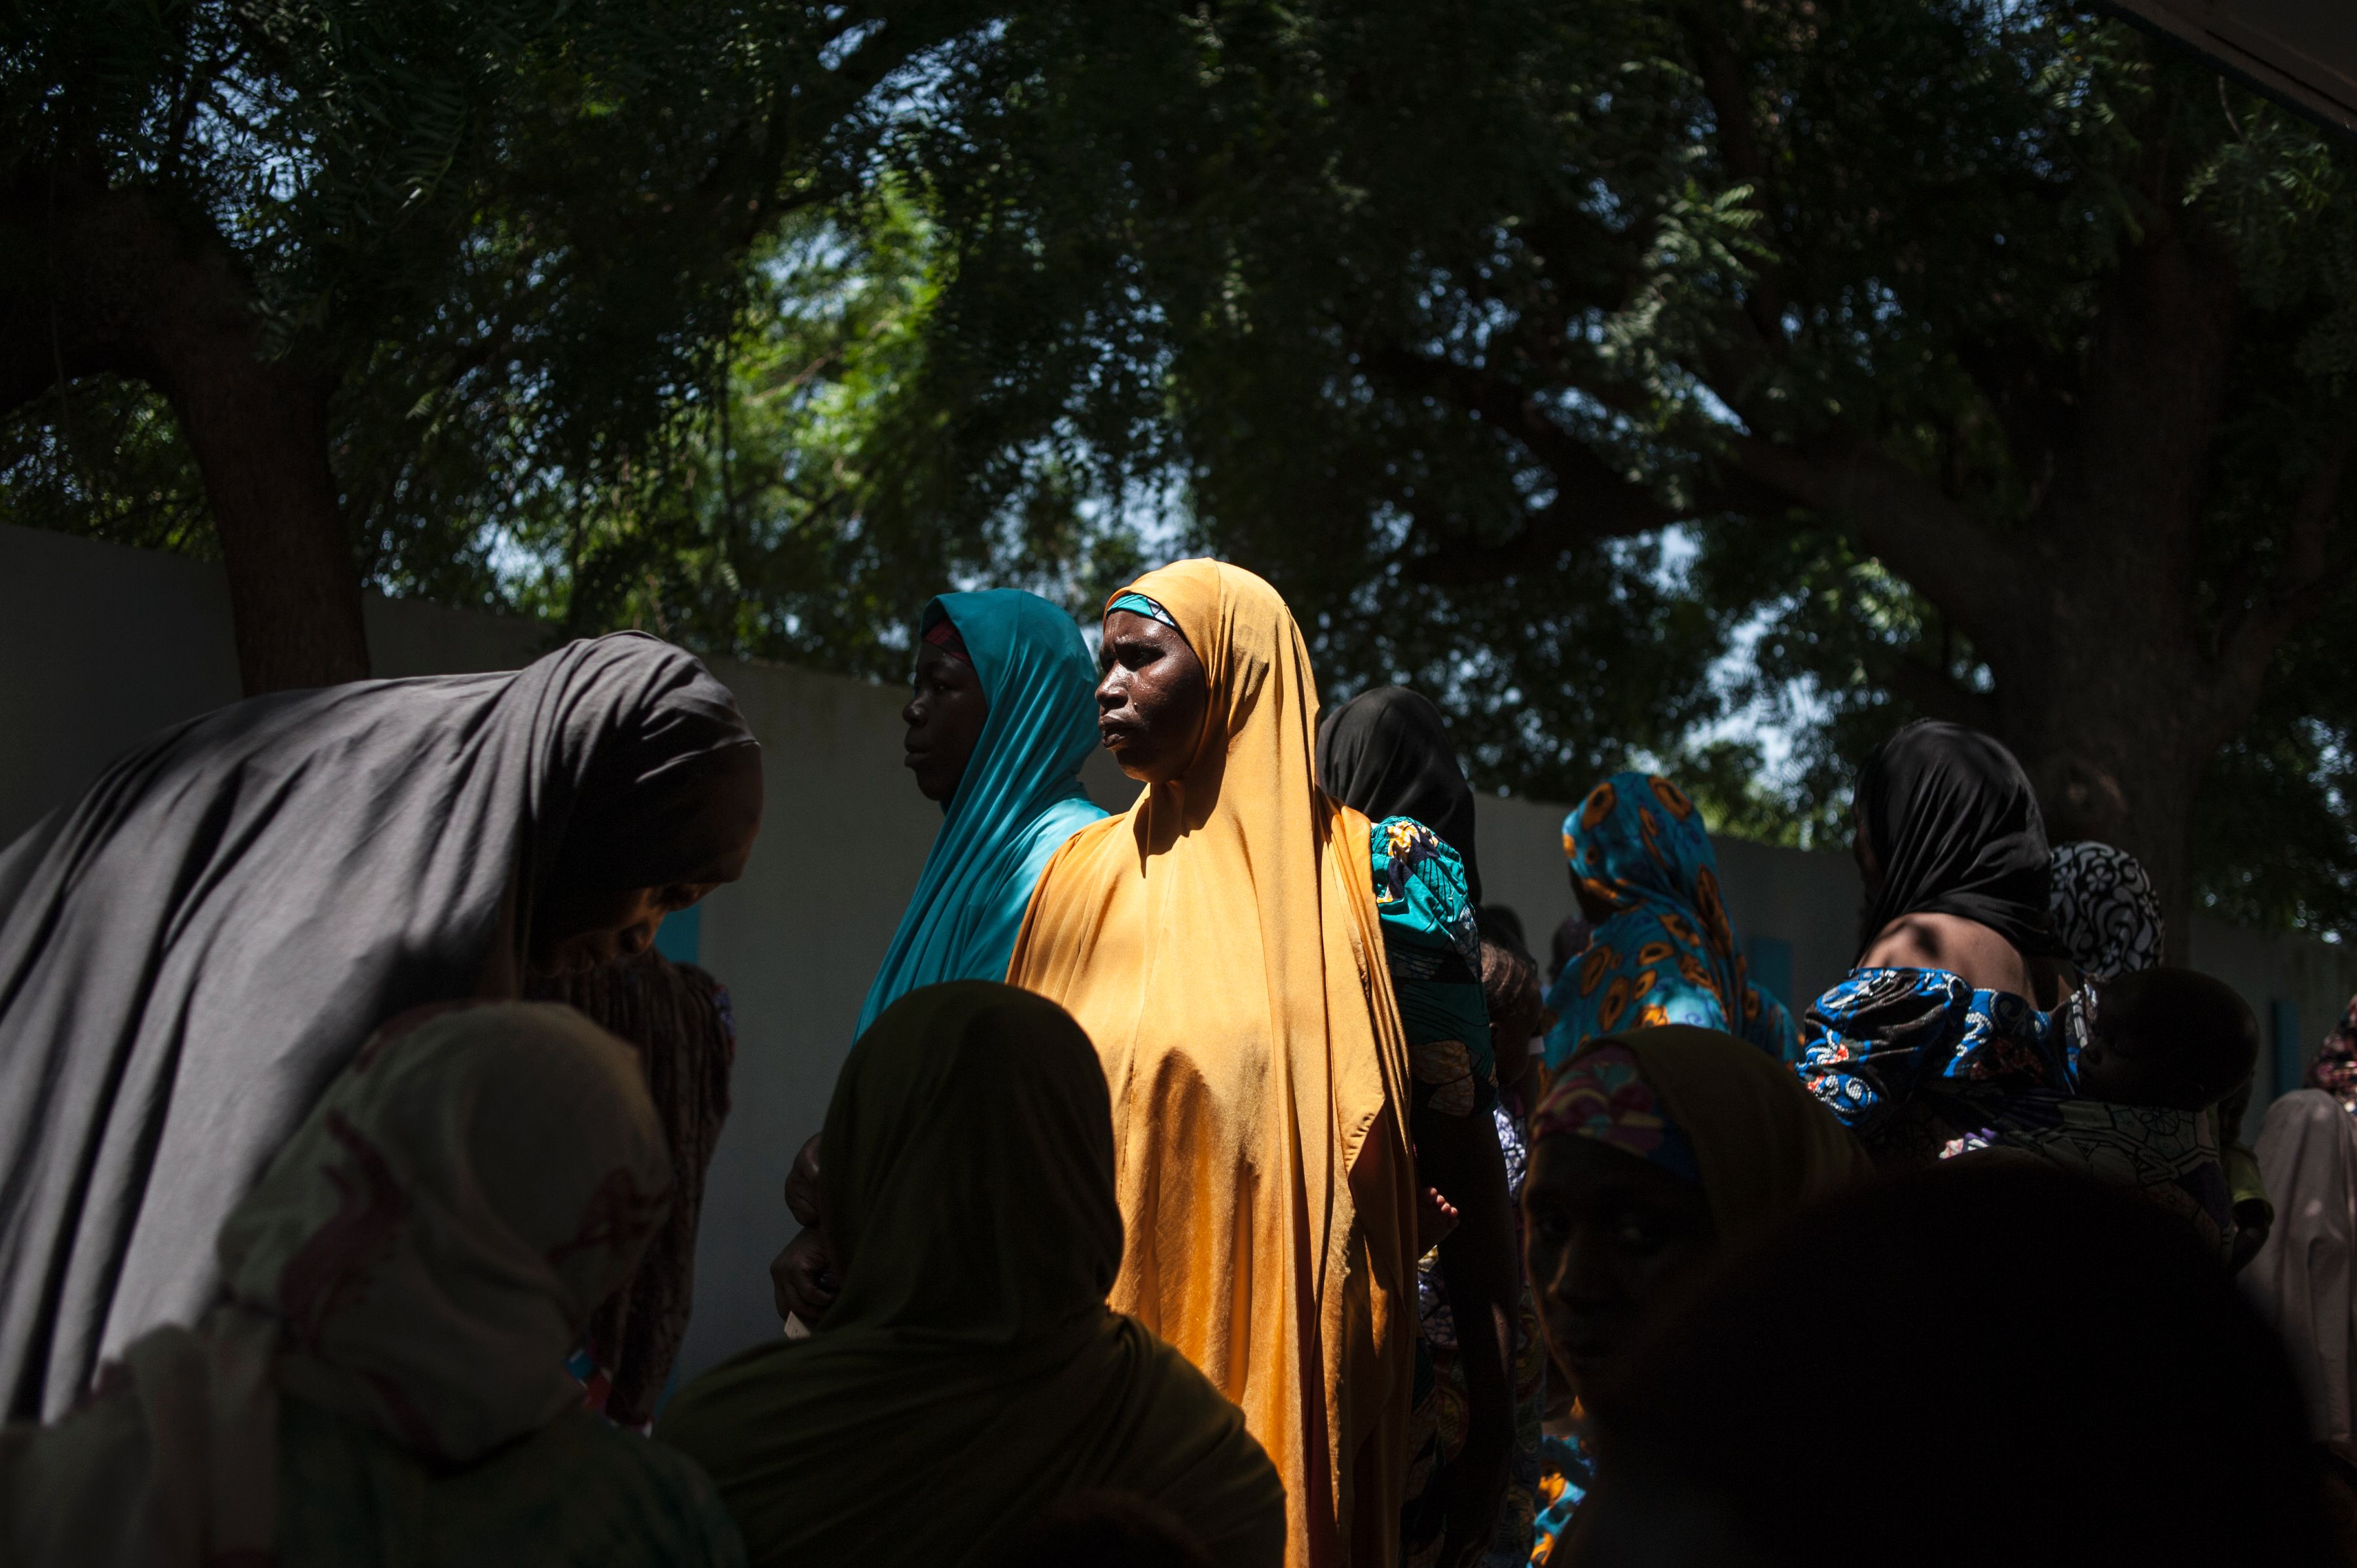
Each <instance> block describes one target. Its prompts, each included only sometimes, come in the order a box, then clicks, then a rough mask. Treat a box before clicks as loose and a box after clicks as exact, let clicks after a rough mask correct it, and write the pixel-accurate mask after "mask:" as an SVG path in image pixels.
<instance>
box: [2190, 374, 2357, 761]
mask: <svg viewBox="0 0 2357 1568" xmlns="http://www.w3.org/2000/svg"><path fill="white" fill-rule="evenodd" d="M2352 446H2357V420H2352V422H2351V423H2349V424H2345V425H2343V426H2342V427H2341V434H2340V435H2337V436H2335V437H2334V438H2333V442H2332V445H2331V446H2329V447H2327V448H2326V449H2325V452H2324V456H2323V458H2322V460H2321V461H2319V463H2318V464H2317V466H2316V468H2315V470H2314V471H2313V472H2312V473H2310V474H2309V476H2308V480H2307V482H2306V483H2305V484H2303V485H2302V486H2301V487H2300V491H2299V499H2298V501H2296V502H2294V503H2293V506H2292V512H2291V539H2290V548H2289V550H2288V551H2287V555H2286V559H2285V562H2284V566H2283V570H2282V571H2281V572H2280V573H2278V574H2277V575H2276V585H2275V587H2274V591H2273V592H2271V593H2269V594H2267V595H2266V596H2265V597H2264V598H2263V599H2262V600H2261V601H2260V602H2259V603H2258V604H2256V605H2255V606H2253V607H2251V608H2249V609H2247V610H2245V611H2244V612H2243V613H2241V614H2240V615H2237V616H2236V617H2234V618H2233V619H2232V620H2231V621H2229V622H2228V623H2227V625H2226V627H2225V628H2224V630H2223V632H2222V635H2221V636H2220V638H2219V639H2218V657H2217V660H2216V661H2215V665H2214V669H2213V673H2212V677H2211V679H2210V681H2209V682H2207V683H2206V684H2207V686H2208V690H2207V691H2206V692H2205V693H2204V696H2205V698H2206V699H2207V700H2206V701H2205V702H2204V703H2203V708H2204V711H2205V716H2206V718H2207V720H2208V724H2207V727H2208V728H2209V729H2210V730H2211V731H2212V732H2213V733H2216V739H2215V740H2214V741H2213V742H2212V744H2213V745H2223V744H2224V743H2225V741H2226V739H2227V738H2228V737H2229V736H2231V735H2232V734H2233V729H2234V728H2235V726H2236V725H2237V724H2239V723H2240V721H2241V719H2242V718H2243V717H2244V716H2245V715H2247V714H2248V713H2249V712H2250V704H2251V703H2252V702H2253V701H2254V700H2255V696H2256V694H2257V692H2258V689H2259V686H2260V684H2261V682H2264V681H2265V679H2266V669H2267V665H2268V663H2269V661H2270V660H2273V659H2274V658H2275V655H2276V649H2278V648H2280V647H2282V646H2283V641H2284V639H2286V638H2287V637H2289V636H2290V635H2291V634H2292V633H2293V632H2294V631H2296V630H2298V628H2299V627H2300V625H2301V624H2302V623H2303V622H2305V621H2307V620H2308V619H2309V617H2311V616H2314V615H2316V614H2317V613H2319V611H2321V610H2322V609H2323V608H2324V607H2325V606H2326V605H2327V604H2329V603H2330V601H2331V600H2332V598H2333V596H2335V595H2337V594H2339V593H2340V592H2341V590H2342V589H2343V588H2345V587H2347V586H2348V585H2349V584H2350V582H2351V580H2352V577H2357V546H2347V545H2344V546H2343V547H2342V548H2341V549H2339V550H2334V549H2333V548H2332V520H2333V514H2334V512H2335V511H2336V510H2338V508H2339V503H2340V499H2341V484H2342V481H2343V479H2344V478H2346V476H2347V473H2348V469H2349V456H2350V452H2351V449H2352Z"/></svg>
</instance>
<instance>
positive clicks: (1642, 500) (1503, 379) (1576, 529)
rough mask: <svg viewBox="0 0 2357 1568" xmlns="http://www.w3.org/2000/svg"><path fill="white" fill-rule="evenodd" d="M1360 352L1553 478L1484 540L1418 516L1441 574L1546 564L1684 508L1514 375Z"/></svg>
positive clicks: (1373, 369) (1490, 575) (1488, 573)
mask: <svg viewBox="0 0 2357 1568" xmlns="http://www.w3.org/2000/svg"><path fill="white" fill-rule="evenodd" d="M1360 358H1361V363H1362V364H1364V365H1365V366H1366V367H1367V369H1368V371H1369V373H1371V374H1373V375H1378V376H1382V377H1383V378H1385V379H1387V380H1390V381H1395V382H1397V383H1399V384H1400V385H1401V386H1402V387H1404V388H1405V389H1406V390H1408V391H1410V392H1420V393H1424V394H1427V395H1432V396H1436V397H1440V398H1443V399H1446V400H1447V401H1448V402H1449V403H1453V404H1455V405H1456V406H1457V407H1458V408H1461V409H1464V410H1465V411H1467V412H1468V413H1472V414H1475V415H1477V416H1478V417H1480V420H1481V422H1482V423H1483V424H1488V425H1490V426H1491V427H1492V428H1494V429H1496V430H1498V431H1499V432H1500V433H1501V434H1502V435H1506V436H1507V437H1508V438H1509V439H1511V440H1512V441H1513V442H1514V443H1515V444H1516V445H1518V446H1521V447H1522V448H1523V451H1525V452H1527V453H1529V454H1530V456H1531V457H1532V459H1533V460H1534V461H1535V462H1536V463H1538V464H1539V466H1540V467H1544V468H1545V469H1546V470H1547V473H1548V475H1549V477H1551V478H1553V479H1554V481H1555V499H1553V500H1551V501H1549V502H1548V503H1547V504H1546V505H1544V506H1543V507H1539V508H1536V509H1534V510H1530V511H1527V512H1525V513H1524V514H1523V520H1522V522H1521V525H1520V526H1519V527H1518V528H1517V529H1516V530H1515V531H1514V532H1512V534H1510V535H1508V536H1507V537H1505V538H1503V539H1494V540H1486V541H1485V540H1482V539H1480V538H1479V537H1477V536H1475V535H1473V534H1471V533H1470V532H1469V531H1465V530H1459V529H1448V530H1443V529H1441V528H1438V527H1436V526H1435V525H1433V524H1432V523H1431V522H1430V521H1429V520H1427V519H1426V518H1424V517H1421V516H1418V517H1416V518H1415V521H1414V529H1413V532H1414V534H1415V536H1416V537H1417V538H1419V539H1421V540H1422V541H1424V542H1425V548H1423V549H1421V550H1419V551H1417V552H1416V553H1415V557H1414V559H1415V563H1416V569H1417V570H1418V571H1419V572H1422V573H1426V574H1427V575H1430V576H1431V578H1432V579H1433V580H1434V581H1436V582H1448V583H1476V582H1491V581H1495V580H1496V579H1498V578H1500V577H1502V576H1505V575H1510V574H1512V573H1514V572H1517V571H1526V570H1545V569H1548V568H1550V567H1552V566H1553V565H1554V564H1555V558H1556V557H1557V556H1558V555H1560V554H1561V553H1563V552H1565V551H1566V550H1569V549H1573V548H1576V547H1577V546H1578V545H1581V544H1585V543H1592V542H1596V541H1598V540H1602V539H1620V538H1628V537H1630V536H1631V535H1634V534H1640V533H1650V532H1652V531H1654V530H1655V529H1659V528H1664V527H1667V526H1668V525H1669V524H1671V523H1673V522H1675V521H1677V520H1678V518H1679V516H1680V515H1681V514H1680V513H1679V511H1678V510H1676V509H1674V508H1672V507H1669V506H1666V505H1664V504H1663V502H1662V501H1661V500H1660V499H1658V498H1657V497H1656V496H1655V495H1654V494H1653V491H1652V489H1651V488H1650V487H1648V486H1646V485H1644V484H1641V483H1640V482H1639V481H1637V480H1635V479H1631V478H1629V477H1628V476H1627V475H1626V474H1624V473H1622V472H1620V470H1619V469H1618V468H1616V467H1613V466H1612V465H1611V464H1610V463H1608V462H1606V461H1605V460H1604V459H1603V458H1602V457H1600V456H1598V455H1597V453H1596V451H1595V449H1594V448H1593V447H1591V446H1588V444H1587V442H1586V441H1584V440H1582V439H1581V438H1580V437H1579V436H1578V435H1575V434H1574V433H1573V432H1571V431H1569V430H1566V429H1565V428H1564V427H1563V426H1562V425H1561V424H1557V423H1556V422H1555V418H1554V416H1553V415H1552V414H1550V413H1548V412H1547V410H1546V408H1545V407H1544V404H1543V403H1541V401H1540V400H1539V398H1538V396H1537V395H1536V394H1535V393H1534V392H1531V391H1530V390H1529V389H1528V388H1525V387H1523V386H1522V385H1520V384H1519V383H1517V382H1516V381H1513V379H1512V378H1511V377H1509V376H1505V375H1501V374H1500V373H1499V372H1497V371H1491V370H1486V369H1483V368H1481V367H1479V366H1473V365H1461V364H1458V363H1456V362H1454V361H1452V360H1442V359H1437V358H1435V357H1432V356H1429V355H1425V354H1418V353H1415V352H1414V351H1412V350H1409V349H1402V348H1399V347H1397V346H1396V345H1386V346H1385V347H1383V348H1381V349H1374V350H1372V351H1370V352H1367V353H1363V354H1361V357H1360Z"/></svg>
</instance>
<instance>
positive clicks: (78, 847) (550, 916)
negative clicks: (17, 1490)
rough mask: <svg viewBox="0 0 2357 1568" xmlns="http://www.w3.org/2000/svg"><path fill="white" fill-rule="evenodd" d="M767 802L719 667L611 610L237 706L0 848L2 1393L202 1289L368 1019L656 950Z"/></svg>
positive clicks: (724, 868)
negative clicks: (612, 625) (460, 660)
mask: <svg viewBox="0 0 2357 1568" xmlns="http://www.w3.org/2000/svg"><path fill="white" fill-rule="evenodd" d="M760 809H761V765H760V751H759V747H758V746H756V745H755V744H754V741H753V737H752V736H751V735H750V734H748V732H747V730H746V728H745V724H744V721H743V719H742V718H741V717H739V715H738V714H737V705H736V703H735V701H734V700H733V699H732V698H731V697H730V696H729V694H728V692H727V689H726V687H724V686H722V685H721V684H720V683H719V682H717V681H715V680H714V679H713V678H712V677H711V675H710V674H709V673H707V672H706V671H705V669H704V667H703V666H702V665H701V664H699V663H697V662H696V661H695V660H694V659H692V658H690V657H689V656H688V655H686V654H685V653H683V652H681V651H680V650H677V649H675V648H672V647H669V646H667V645H665V644H663V643H662V642H658V641H656V640H655V639H652V638H650V637H642V636H639V635H636V634H623V635H619V636H615V637H606V638H599V639H595V640H592V641H585V642H576V643H573V644H571V645H570V646H568V647H565V648H563V649H560V650H557V651H556V652H554V653H552V654H550V655H548V656H547V657H546V658H544V659H543V660H540V661H539V662H537V663H535V664H533V665H532V666H531V667H530V668H528V669H525V670H522V671H515V672H512V673H506V674H494V675H465V676H453V677H447V678H437V679H432V680H423V681H365V682H356V683H354V684H351V685H348V686H335V687H329V688H327V689H325V690H322V691H316V692H290V693H279V694H276V695H272V696H265V697H256V698H253V699H252V700H250V701H247V702H242V703H235V704H232V705H231V706H230V707H226V708H223V709H221V710H220V711H219V712H216V713H212V714H207V715H205V716H204V717H202V718H199V719H196V720H193V721H191V722H189V723H188V724H185V725H180V726H178V728H176V729H171V730H167V731H166V732H165V733H163V734H162V735H160V736H156V737H155V738H154V739H152V740H150V741H147V742H146V743H145V744H144V745H142V746H139V747H137V748H136V749H135V750H134V751H132V752H131V753H130V754H129V755H128V756H126V757H123V758H122V759H121V760H119V761H117V762H116V763H114V764H113V766H112V767H110V768H108V769H107V770H106V771H105V772H104V773H102V775H100V777H99V779H98V780H97V782H95V783H94V784H92V785H91V788H90V789H89V790H88V792H86V793H85V794H84V795H83V796H82V798H81V800H79V801H77V802H75V803H74V804H73V805H71V806H68V807H66V808H63V809H62V810H60V811H56V812H54V813H52V814H51V815H50V816H49V817H48V818H47V819H46V820H45V821H43V822H41V823H39V824H38V826H36V827H35V828H34V829H33V830H32V831H31V832H28V833H27V834H26V835H25V836H24V837H23V838H20V839H18V840H17V841H16V843H14V844H12V845H10V846H8V847H7V848H6V849H5V850H0V1399H5V1411H0V1413H5V1415H6V1416H7V1417H9V1418H11V1419H23V1418H27V1417H31V1416H49V1417H54V1416H56V1415H58V1414H59V1413H60V1412H63V1411H64V1410H66V1409H67V1408H68V1407H69V1406H70V1405H71V1404H72V1403H73V1402H74V1401H75V1400H76V1399H77V1398H78V1397H79V1396H80V1395H81V1393H82V1391H83V1390H84V1389H85V1387H86V1386H87V1385H88V1382H89V1380H90V1376H91V1372H92V1370H93V1369H95V1368H96V1367H97V1365H98V1362H99V1359H100V1358H101V1357H102V1355H112V1354H113V1353H114V1352H116V1351H118V1350H120V1349H121V1348H123V1347H124V1345H126V1344H128V1343H129V1342H130V1341H131V1340H132V1339H133V1338H135V1337H137V1336H138V1335H139V1334H140V1333H142V1332H143V1331H145V1329H148V1328H151V1327H153V1326H156V1325H157V1324H159V1323H167V1322H186V1321H189V1320H191V1319H193V1318H194V1317H195V1316H197V1315H198V1314H199V1312H201V1311H202V1310H203V1308H204V1307H205V1305H207V1304H208V1303H209V1302H210V1299H211V1297H212V1294H213V1290H214V1287H215V1285H216V1283H217V1282H218V1279H219V1273H218V1270H217V1268H216V1265H215V1263H214V1261H213V1258H212V1253H211V1241H212V1237H213V1233H214V1232H215V1231H217V1230H219V1229H220V1228H221V1221H222V1220H223V1219H225V1218H226V1217H227V1216H228V1214H229V1211H230V1209H231V1206H232V1205H234V1204H235V1203H236V1202H237V1201H238V1199H239V1198H241V1197H243V1196H244V1195H245V1193H246V1191H247V1190H248V1189H249V1188H250V1187H252V1186H253V1182H254V1180H255V1178H256V1177H258V1176H260V1175H261V1173H262V1170H263V1168H264V1165H267V1164H268V1163H269V1161H270V1159H271V1157H272V1155H274V1154H276V1153H277V1151H278V1148H279V1146H280V1145H281V1144H284V1143H285V1140H286V1137H287V1135H288V1134H289V1133H291V1132H293V1130H294V1129H295V1127H296V1123H298V1122H301V1121H302V1119H303V1117H304V1114H305V1113H306V1112H308V1111H309V1110H310V1109H311V1107H312V1105H313V1104H314V1103H316V1102H317V1100H318V1097H319V1095H320V1094H321V1092H323V1091H324V1090H325V1089H326V1088H327V1085H328V1082H329V1081H330V1080H331V1079H333V1078H334V1077H335V1075H336V1074H337V1072H338V1071H339V1070H340V1069H342V1068H343V1067H344V1066H345V1065H346V1064H347V1063H348V1062H350V1060H351V1058H352V1055H353V1053H354V1052H355V1051H357V1050H358V1049H359V1048H360V1045H361V1041H362V1040H363V1039H365V1038H366V1037H367V1036H368V1035H369V1033H370V1031H371V1030H372V1029H373V1028H375V1026H377V1025H379V1024H380V1023H382V1022H383V1021H384V1020H385V1019H386V1018H389V1017H391V1016H393V1015H395V1014H398V1013H401V1012H404V1011H405V1010H407V1009H409V1008H411V1007H415V1006H418V1005H420V1004H425V1003H430V1002H441V1001H448V1000H453V999H457V998H462V997H509V996H513V995H515V994H516V992H517V989H518V987H519V985H520V983H522V978H523V975H524V973H525V972H526V971H527V970H528V969H529V970H537V971H543V972H546V971H562V970H567V969H580V968H585V967H588V966H592V965H595V964H597V963H601V962H604V961H609V960H611V959H613V958H615V957H618V956H620V955H622V954H625V953H629V952H632V951H638V950H644V949H645V948H646V947H647V946H648V945H650V944H651V942H652V940H653V936H654V929H655V927H656V925H657V923H659V922H660V921H661V919H662V915H663V913H664V911H665V910H667V909H673V908H684V907H685V906H686V905H688V904H692V903H694V901H695V900H696V899H698V898H700V897H703V896H704V895H705V893H706V892H708V891H709V890H710V889H711V888H712V887H713V886H716V885H718V884H720V883H724V882H730V881H734V880H735V879H736V878H737V876H738V875H740V874H741V873H742V872H743V870H744V868H745V862H746V858H747V856H748V854H750V853H751V850H752V843H753V837H754V834H755V832H757V831H758V830H759V824H760Z"/></svg>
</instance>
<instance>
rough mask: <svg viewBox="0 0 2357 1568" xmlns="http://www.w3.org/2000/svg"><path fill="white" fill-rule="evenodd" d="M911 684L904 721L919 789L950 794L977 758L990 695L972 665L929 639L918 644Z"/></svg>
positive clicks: (930, 794) (935, 796)
mask: <svg viewBox="0 0 2357 1568" xmlns="http://www.w3.org/2000/svg"><path fill="white" fill-rule="evenodd" d="M911 684H912V686H913V687H914V690H913V691H912V692H911V693H910V694H909V705H908V706H907V707H905V708H902V709H901V710H900V722H901V723H903V724H905V725H908V726H909V736H908V739H907V741H906V742H905V743H904V744H905V747H906V750H907V753H908V755H907V757H905V758H904V759H903V760H904V763H905V765H906V766H907V768H908V769H909V772H911V773H914V774H915V775H916V776H917V790H918V793H920V794H921V795H923V796H924V798H925V799H926V800H948V799H949V798H950V797H951V796H952V795H954V794H956V793H957V787H958V780H959V779H963V778H964V777H965V768H966V764H967V763H969V762H971V761H973V760H974V746H976V745H977V744H979V743H980V741H981V740H982V726H983V724H984V722H985V720H987V719H988V718H989V717H990V699H989V698H988V697H986V696H985V695H984V694H983V690H982V676H981V674H980V673H979V672H977V671H975V669H974V666H973V665H971V664H969V663H967V662H966V661H965V660H963V659H959V658H956V657H954V656H953V655H951V654H949V653H945V652H943V651H942V650H941V649H940V648H938V647H936V646H935V645H933V644H932V643H930V642H927V643H922V644H920V645H919V647H918V650H917V673H916V678H915V680H914V681H913V682H911Z"/></svg>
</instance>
